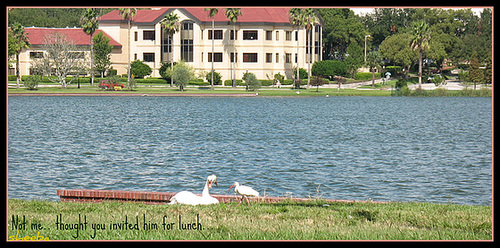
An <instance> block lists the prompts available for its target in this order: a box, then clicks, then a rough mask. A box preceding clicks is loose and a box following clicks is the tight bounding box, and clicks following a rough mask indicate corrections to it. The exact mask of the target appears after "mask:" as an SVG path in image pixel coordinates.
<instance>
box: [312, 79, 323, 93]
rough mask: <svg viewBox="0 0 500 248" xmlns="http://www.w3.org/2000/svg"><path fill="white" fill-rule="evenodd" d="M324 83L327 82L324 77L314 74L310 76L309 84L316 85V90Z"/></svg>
mask: <svg viewBox="0 0 500 248" xmlns="http://www.w3.org/2000/svg"><path fill="white" fill-rule="evenodd" d="M326 83H327V81H326V79H324V78H322V77H316V76H312V77H311V86H316V92H318V90H319V86H321V85H323V84H326Z"/></svg>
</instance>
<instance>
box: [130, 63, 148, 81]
mask: <svg viewBox="0 0 500 248" xmlns="http://www.w3.org/2000/svg"><path fill="white" fill-rule="evenodd" d="M151 72H153V71H152V70H151V67H149V65H146V64H144V63H143V62H142V61H140V60H134V61H132V63H131V64H130V74H132V75H134V77H135V78H144V77H145V76H148V75H151Z"/></svg>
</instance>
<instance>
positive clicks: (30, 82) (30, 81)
mask: <svg viewBox="0 0 500 248" xmlns="http://www.w3.org/2000/svg"><path fill="white" fill-rule="evenodd" d="M41 81H42V76H39V75H31V76H27V77H26V78H25V79H23V84H24V86H25V87H26V88H27V89H28V90H36V87H38V83H40V82H41Z"/></svg>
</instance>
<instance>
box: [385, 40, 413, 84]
mask: <svg viewBox="0 0 500 248" xmlns="http://www.w3.org/2000/svg"><path fill="white" fill-rule="evenodd" d="M410 44H411V35H410V34H409V33H398V34H395V35H391V36H389V37H387V38H386V39H385V40H384V41H382V43H381V44H380V47H379V52H380V54H381V55H382V56H383V57H384V58H386V59H389V60H391V61H392V62H393V63H397V64H400V65H402V66H403V67H404V68H405V78H407V76H408V72H409V71H410V68H411V66H412V64H413V63H414V61H415V60H416V58H417V56H418V55H417V52H416V51H415V50H413V49H411V48H410Z"/></svg>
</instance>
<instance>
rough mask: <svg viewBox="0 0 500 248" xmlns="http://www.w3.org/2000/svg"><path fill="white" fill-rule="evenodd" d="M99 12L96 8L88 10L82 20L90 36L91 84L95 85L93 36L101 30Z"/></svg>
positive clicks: (83, 26)
mask: <svg viewBox="0 0 500 248" xmlns="http://www.w3.org/2000/svg"><path fill="white" fill-rule="evenodd" d="M98 18H99V11H98V9H96V8H90V9H86V10H85V12H84V13H83V16H82V17H81V18H80V24H81V25H82V29H83V32H85V33H86V34H88V35H89V36H90V84H91V85H94V40H93V39H92V36H93V35H94V33H95V31H96V30H97V29H98V28H99V19H98Z"/></svg>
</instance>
